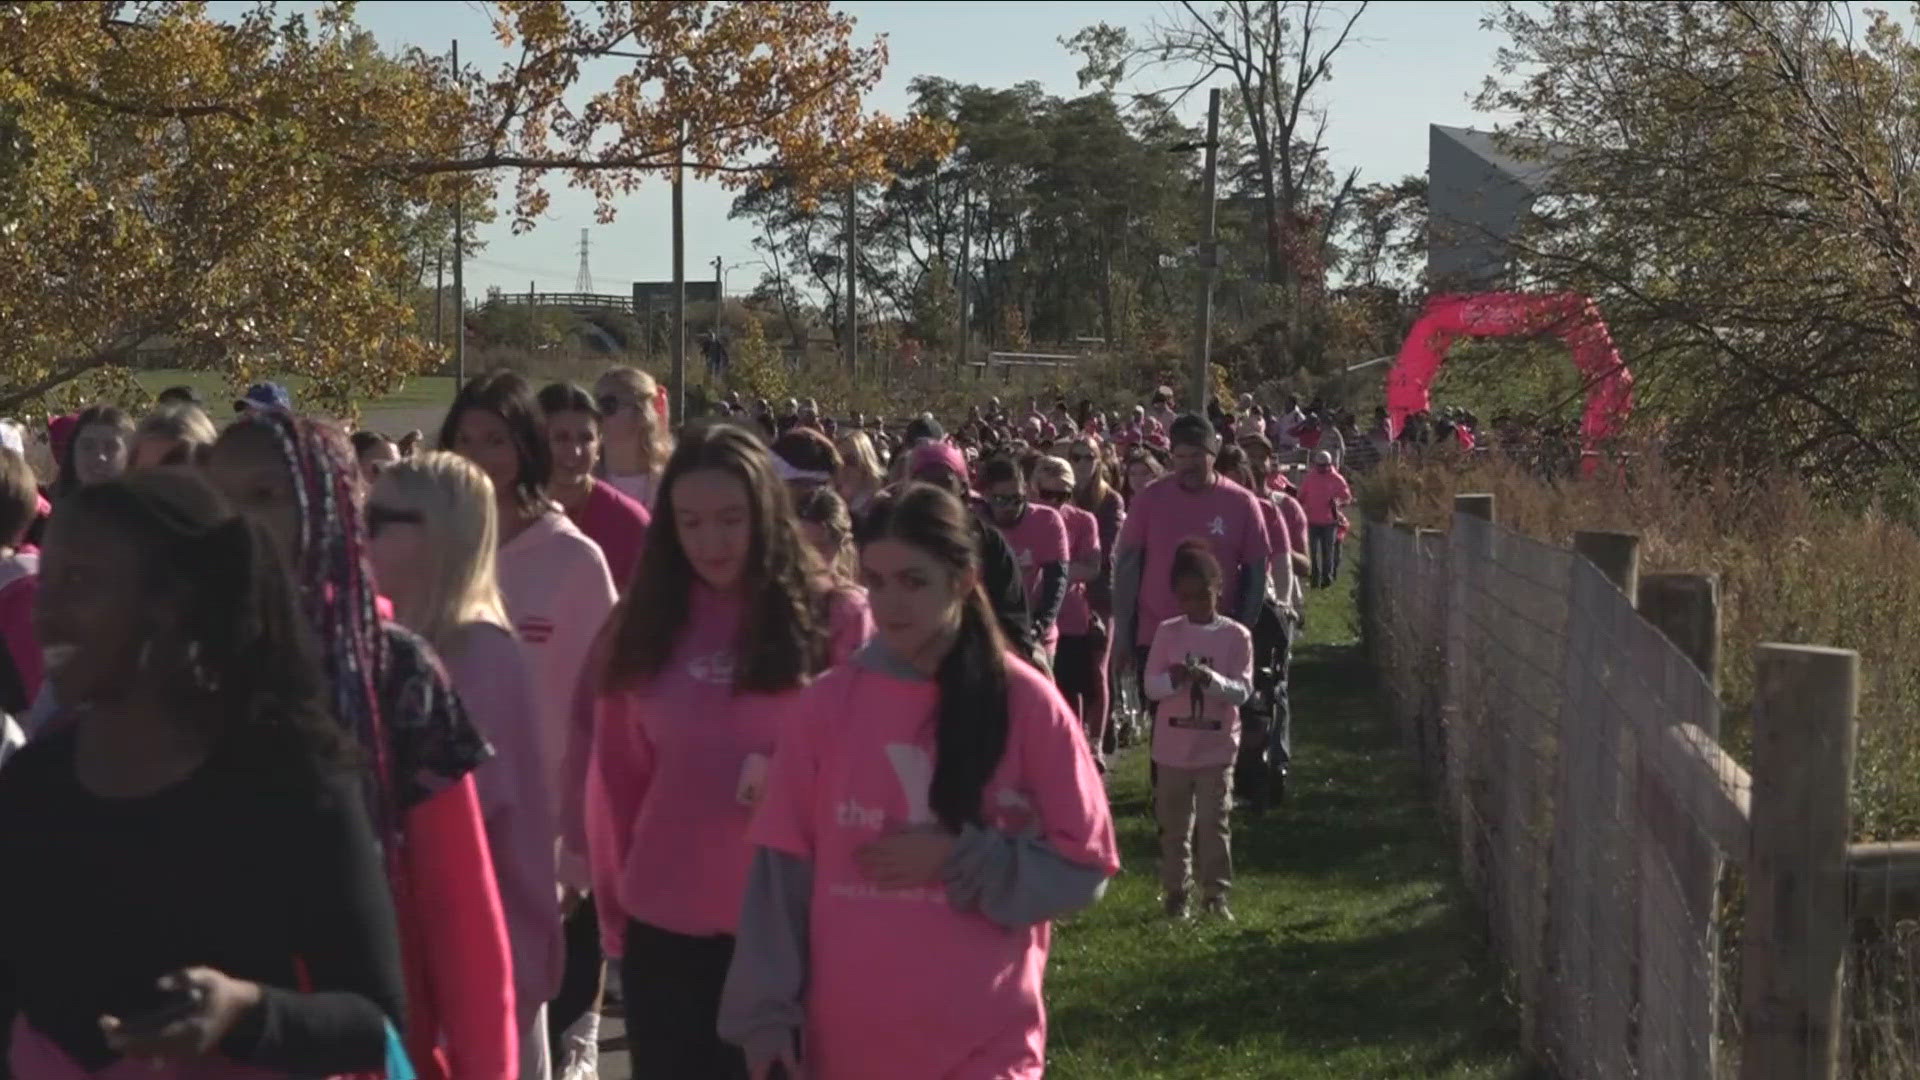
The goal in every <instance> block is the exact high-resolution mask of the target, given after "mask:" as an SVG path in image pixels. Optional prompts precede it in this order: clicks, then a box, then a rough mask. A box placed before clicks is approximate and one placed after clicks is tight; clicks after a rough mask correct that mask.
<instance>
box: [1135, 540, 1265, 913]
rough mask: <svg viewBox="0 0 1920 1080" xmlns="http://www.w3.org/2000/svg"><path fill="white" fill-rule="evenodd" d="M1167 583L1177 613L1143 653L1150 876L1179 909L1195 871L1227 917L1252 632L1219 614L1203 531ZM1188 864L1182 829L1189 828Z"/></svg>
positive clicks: (1181, 552) (1172, 908)
mask: <svg viewBox="0 0 1920 1080" xmlns="http://www.w3.org/2000/svg"><path fill="white" fill-rule="evenodd" d="M1172 577H1173V589H1174V594H1175V596H1177V597H1178V598H1179V601H1180V607H1181V610H1182V612H1183V613H1182V614H1180V615H1177V616H1175V617H1173V618H1171V619H1168V620H1167V621H1165V622H1163V623H1161V624H1160V627H1159V629H1158V630H1156V631H1155V632H1154V636H1153V646H1152V648H1151V649H1150V650H1149V651H1148V654H1147V668H1146V690H1147V697H1148V698H1150V699H1151V700H1153V701H1154V702H1155V708H1154V714H1155V715H1154V730H1153V760H1154V763H1155V764H1156V765H1158V766H1159V770H1158V772H1159V775H1158V777H1157V778H1156V780H1155V783H1154V810H1155V813H1156V815H1157V816H1158V818H1159V821H1160V883H1161V887H1162V889H1163V891H1164V893H1165V899H1166V907H1167V914H1168V915H1170V916H1172V917H1174V918H1177V919H1184V918H1186V916H1187V893H1188V890H1187V877H1188V871H1189V869H1190V867H1191V869H1193V870H1194V871H1196V872H1195V873H1194V875H1193V876H1194V877H1195V878H1197V879H1198V882H1199V885H1200V892H1201V898H1202V903H1203V906H1204V910H1206V911H1207V912H1208V913H1209V914H1213V915H1217V916H1219V917H1221V918H1223V919H1231V918H1232V917H1233V916H1232V913H1231V912H1229V911H1228V909H1227V890H1228V888H1229V887H1230V886H1231V884H1232V881H1233V855H1232V848H1231V841H1230V839H1229V829H1230V819H1231V815H1232V813H1233V765H1234V759H1235V757H1236V756H1237V755H1238V753H1239V748H1240V706H1241V705H1244V704H1246V701H1247V697H1248V695H1249V694H1250V693H1251V692H1252V685H1253V636H1252V635H1251V634H1250V633H1248V631H1247V628H1246V627H1244V626H1242V625H1240V624H1239V623H1237V622H1235V621H1233V620H1232V619H1229V618H1226V617H1224V616H1222V615H1221V614H1220V609H1219V604H1220V587H1221V579H1222V577H1223V575H1222V573H1221V570H1220V564H1219V562H1218V561H1217V560H1215V559H1214V557H1213V553H1212V552H1211V551H1209V550H1208V548H1207V544H1206V542H1205V541H1203V540H1189V541H1187V542H1186V543H1183V544H1181V545H1180V547H1179V549H1178V550H1177V551H1176V552H1175V553H1174V558H1173V568H1172ZM1196 824H1198V826H1199V828H1198V830H1197V834H1198V835H1197V837H1196V841H1197V842H1196V844H1195V846H1196V847H1197V848H1198V852H1197V854H1198V865H1197V866H1193V865H1192V859H1191V856H1192V855H1193V854H1194V853H1193V852H1191V851H1190V850H1189V847H1188V837H1189V836H1190V835H1193V834H1195V833H1196V830H1195V827H1194V826H1195V825H1196Z"/></svg>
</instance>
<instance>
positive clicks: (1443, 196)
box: [1427, 124, 1553, 292]
mask: <svg viewBox="0 0 1920 1080" xmlns="http://www.w3.org/2000/svg"><path fill="white" fill-rule="evenodd" d="M1552 156H1553V155H1552V152H1551V150H1548V151H1546V152H1545V153H1543V154H1542V155H1541V156H1540V159H1538V160H1527V159H1524V158H1521V157H1518V156H1515V155H1514V154H1513V153H1511V152H1510V151H1509V150H1508V149H1506V148H1504V147H1502V146H1501V145H1500V143H1499V142H1498V141H1497V140H1496V139H1495V137H1494V136H1493V135H1491V134H1489V133H1487V132H1484V131H1475V130H1473V129H1471V128H1458V127H1446V126H1444V125H1441V124H1429V125H1428V126H1427V279H1428V281H1429V282H1430V284H1431V287H1432V288H1433V290H1434V291H1436V292H1443V291H1444V292H1453V291H1476V290H1484V289H1490V288H1497V287H1499V286H1501V285H1503V284H1505V279H1506V277H1507V252H1506V242H1507V240H1508V239H1509V238H1511V237H1512V235H1513V233H1514V231H1515V230H1516V229H1517V228H1518V227H1519V225H1520V222H1521V221H1522V220H1523V219H1524V218H1525V216H1526V214H1527V213H1528V212H1529V211H1530V210H1531V209H1532V207H1533V202H1534V199H1536V198H1537V197H1539V195H1540V194H1541V193H1542V192H1543V191H1544V190H1545V189H1546V185H1547V182H1548V181H1549V179H1550V178H1551V175H1552V170H1553V165H1552V162H1551V158H1552Z"/></svg>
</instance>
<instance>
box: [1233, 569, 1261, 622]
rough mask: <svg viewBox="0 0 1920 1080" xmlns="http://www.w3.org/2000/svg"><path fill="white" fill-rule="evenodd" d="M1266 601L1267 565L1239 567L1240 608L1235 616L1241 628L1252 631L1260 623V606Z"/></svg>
mask: <svg viewBox="0 0 1920 1080" xmlns="http://www.w3.org/2000/svg"><path fill="white" fill-rule="evenodd" d="M1266 600H1267V564H1266V563H1265V562H1260V563H1244V564H1242V565H1241V567H1240V607H1239V609H1238V610H1239V614H1238V615H1237V616H1235V618H1237V619H1238V620H1239V623H1240V625H1241V626H1244V627H1246V628H1247V629H1249V630H1251V629H1253V625H1254V624H1255V623H1257V622H1259V621H1260V606H1261V605H1262V604H1264V603H1266Z"/></svg>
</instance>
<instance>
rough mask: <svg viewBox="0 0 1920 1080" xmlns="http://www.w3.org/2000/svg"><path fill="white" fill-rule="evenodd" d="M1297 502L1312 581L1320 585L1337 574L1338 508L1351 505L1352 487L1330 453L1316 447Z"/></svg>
mask: <svg viewBox="0 0 1920 1080" xmlns="http://www.w3.org/2000/svg"><path fill="white" fill-rule="evenodd" d="M1300 505H1301V506H1303V507H1305V508H1306V511H1307V546H1308V548H1309V549H1310V553H1311V555H1312V558H1313V585H1314V587H1315V588H1319V589H1324V588H1326V587H1328V586H1329V585H1332V584H1333V579H1334V578H1337V577H1339V576H1340V526H1341V525H1342V524H1344V523H1345V520H1346V517H1345V515H1343V514H1342V513H1341V512H1340V509H1341V508H1342V507H1345V506H1351V505H1353V488H1351V487H1349V486H1348V485H1347V478H1346V477H1344V476H1341V475H1340V470H1338V469H1336V468H1334V467H1333V455H1332V454H1329V453H1327V452H1326V451H1325V450H1316V451H1314V455H1313V468H1312V469H1310V470H1308V472H1307V475H1306V476H1305V477H1304V478H1302V479H1301V481H1300Z"/></svg>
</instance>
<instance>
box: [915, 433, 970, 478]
mask: <svg viewBox="0 0 1920 1080" xmlns="http://www.w3.org/2000/svg"><path fill="white" fill-rule="evenodd" d="M907 466H908V467H907V475H909V476H919V475H920V474H921V473H923V472H925V471H927V470H928V469H935V468H939V469H946V470H948V471H950V472H952V473H953V475H955V476H958V477H959V478H960V479H961V480H965V479H966V478H967V459H966V456H965V455H964V454H962V453H961V452H960V448H959V447H957V446H955V445H953V444H952V443H950V442H925V443H921V444H920V445H919V446H916V447H914V448H913V457H912V458H910V459H908V462H907Z"/></svg>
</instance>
